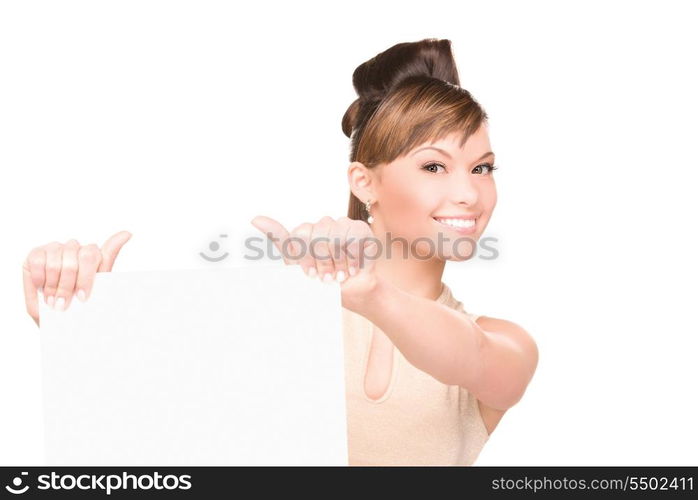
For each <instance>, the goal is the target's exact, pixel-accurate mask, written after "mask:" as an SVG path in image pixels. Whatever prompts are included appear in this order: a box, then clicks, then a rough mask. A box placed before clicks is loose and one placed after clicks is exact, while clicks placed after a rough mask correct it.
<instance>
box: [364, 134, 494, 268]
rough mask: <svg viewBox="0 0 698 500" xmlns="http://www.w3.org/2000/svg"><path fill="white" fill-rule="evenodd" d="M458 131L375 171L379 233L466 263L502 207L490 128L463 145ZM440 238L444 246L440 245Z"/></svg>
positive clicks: (418, 249)
mask: <svg viewBox="0 0 698 500" xmlns="http://www.w3.org/2000/svg"><path fill="white" fill-rule="evenodd" d="M459 136H460V134H459V133H454V134H451V135H449V136H447V137H445V138H444V139H441V140H439V141H436V142H433V143H431V142H427V143H424V144H420V145H419V146H417V147H415V148H414V149H412V150H411V151H409V152H408V153H407V154H406V155H404V156H402V157H400V158H397V159H396V160H394V161H393V162H391V163H387V164H382V165H379V166H377V167H376V168H375V169H374V171H373V172H372V180H371V189H370V192H369V193H367V195H366V197H364V198H363V199H364V200H365V199H367V198H368V199H371V200H374V201H373V202H372V205H371V214H372V215H373V217H374V223H373V224H372V225H371V226H372V228H373V230H374V233H376V234H378V233H381V234H382V233H386V232H390V233H391V235H392V238H393V239H395V238H397V237H403V238H405V239H406V240H407V241H408V242H410V244H412V245H413V247H412V248H413V250H414V253H413V254H411V255H415V254H416V255H419V256H420V257H421V258H425V257H428V256H431V257H434V258H440V259H447V260H465V259H468V258H470V257H472V256H473V254H474V253H475V252H476V243H477V240H478V239H479V237H480V235H481V234H482V233H483V231H484V230H485V227H487V223H488V222H489V220H490V216H491V215H492V211H493V210H494V207H495V205H496V203H497V191H496V186H495V182H494V176H493V174H492V167H493V166H494V165H495V163H494V160H495V158H494V154H493V153H492V147H491V145H490V141H489V135H488V130H487V124H486V123H485V124H483V125H482V126H481V127H480V129H479V130H478V131H477V132H476V133H474V134H473V135H471V136H470V137H469V138H468V140H467V142H466V143H465V144H464V145H463V147H462V148H461V147H459V145H458V142H459ZM439 235H441V243H439Z"/></svg>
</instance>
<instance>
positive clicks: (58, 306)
mask: <svg viewBox="0 0 698 500" xmlns="http://www.w3.org/2000/svg"><path fill="white" fill-rule="evenodd" d="M64 307H65V297H58V300H56V311H62V310H63V309H64Z"/></svg>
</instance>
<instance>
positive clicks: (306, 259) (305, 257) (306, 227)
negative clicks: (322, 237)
mask: <svg viewBox="0 0 698 500" xmlns="http://www.w3.org/2000/svg"><path fill="white" fill-rule="evenodd" d="M312 236H313V225H312V224H311V223H310V222H304V223H303V224H301V225H299V226H298V227H297V228H295V229H294V230H293V231H291V236H289V239H291V240H295V241H294V246H295V247H296V250H297V253H296V256H297V262H298V264H299V265H300V266H301V268H303V272H304V273H305V274H307V275H308V276H310V277H311V278H315V277H316V276H317V275H318V271H317V267H316V266H315V259H314V258H313V256H312V255H311V254H310V249H309V246H310V238H311V237H312Z"/></svg>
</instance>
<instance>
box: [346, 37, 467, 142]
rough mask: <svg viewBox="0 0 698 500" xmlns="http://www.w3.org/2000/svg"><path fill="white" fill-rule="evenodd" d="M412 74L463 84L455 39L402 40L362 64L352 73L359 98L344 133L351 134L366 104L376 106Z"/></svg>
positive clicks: (347, 119) (351, 108)
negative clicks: (453, 41)
mask: <svg viewBox="0 0 698 500" xmlns="http://www.w3.org/2000/svg"><path fill="white" fill-rule="evenodd" d="M411 77H422V78H424V77H426V78H436V79H439V80H443V81H445V82H448V83H451V84H453V85H460V80H459V78H458V70H457V68H456V63H455V60H454V58H453V52H452V50H451V41H450V40H447V39H438V38H426V39H424V40H420V41H418V42H404V43H398V44H396V45H393V46H392V47H390V48H389V49H386V50H384V51H383V52H381V53H379V54H377V55H376V56H374V57H372V58H371V59H369V60H368V61H366V62H364V63H362V64H361V65H359V66H358V67H357V68H356V69H355V70H354V74H353V75H352V82H353V85H354V90H356V93H357V94H358V95H359V98H358V99H356V100H355V101H354V102H352V103H351V104H350V105H349V107H348V108H347V111H346V112H345V113H344V116H343V117H342V131H343V132H344V134H345V135H346V136H347V137H351V133H352V130H353V129H354V128H355V127H356V124H357V122H358V120H359V118H360V116H359V115H360V112H361V108H362V107H366V108H375V107H376V106H377V104H379V103H380V101H381V100H382V99H383V98H384V97H385V96H386V94H388V92H390V91H391V90H392V89H393V88H395V87H396V86H398V85H399V84H400V83H401V82H403V81H404V80H406V79H407V78H411Z"/></svg>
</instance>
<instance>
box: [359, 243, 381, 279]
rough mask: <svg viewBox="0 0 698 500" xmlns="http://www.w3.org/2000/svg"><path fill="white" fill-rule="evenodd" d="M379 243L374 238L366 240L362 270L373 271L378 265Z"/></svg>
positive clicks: (361, 263) (362, 251)
mask: <svg viewBox="0 0 698 500" xmlns="http://www.w3.org/2000/svg"><path fill="white" fill-rule="evenodd" d="M378 252H379V249H378V244H377V243H376V242H375V240H373V239H369V240H366V241H365V242H364V244H363V247H362V249H361V262H360V265H361V270H362V272H366V273H372V272H373V270H374V269H375V267H376V260H377V259H378Z"/></svg>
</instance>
